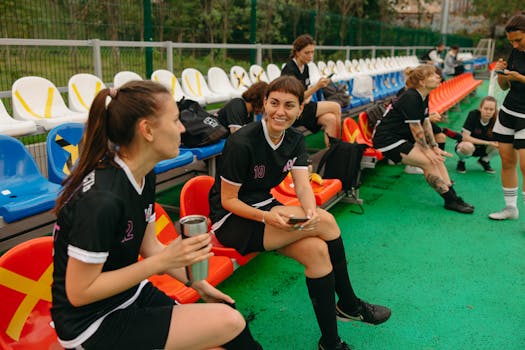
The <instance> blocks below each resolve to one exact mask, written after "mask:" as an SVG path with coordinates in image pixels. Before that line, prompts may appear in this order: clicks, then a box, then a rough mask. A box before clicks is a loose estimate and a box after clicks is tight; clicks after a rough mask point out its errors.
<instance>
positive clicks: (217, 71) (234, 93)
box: [208, 67, 242, 98]
mask: <svg viewBox="0 0 525 350" xmlns="http://www.w3.org/2000/svg"><path fill="white" fill-rule="evenodd" d="M208 85H209V86H210V90H211V91H213V92H215V93H228V94H229V95H230V98H235V97H241V95H242V93H241V92H240V91H239V90H237V89H234V88H233V86H232V84H231V83H230V79H228V75H227V74H226V72H225V71H224V70H223V69H222V68H219V67H211V68H210V69H208Z"/></svg>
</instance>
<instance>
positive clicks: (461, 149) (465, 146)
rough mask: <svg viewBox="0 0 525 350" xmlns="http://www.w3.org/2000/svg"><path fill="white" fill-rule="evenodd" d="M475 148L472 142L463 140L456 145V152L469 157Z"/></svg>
mask: <svg viewBox="0 0 525 350" xmlns="http://www.w3.org/2000/svg"><path fill="white" fill-rule="evenodd" d="M474 150H475V146H474V144H473V143H472V142H467V141H463V142H460V143H459V144H458V145H457V147H456V152H457V153H458V154H461V155H464V156H467V157H470V156H471V155H472V154H473V153H474Z"/></svg>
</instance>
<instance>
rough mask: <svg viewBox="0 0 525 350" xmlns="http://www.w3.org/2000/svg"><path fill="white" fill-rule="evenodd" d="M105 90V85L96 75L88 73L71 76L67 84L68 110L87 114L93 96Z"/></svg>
mask: <svg viewBox="0 0 525 350" xmlns="http://www.w3.org/2000/svg"><path fill="white" fill-rule="evenodd" d="M105 88H106V85H104V83H103V82H102V80H100V78H99V77H97V76H96V75H93V74H88V73H79V74H75V75H73V76H72V77H71V78H69V82H68V83H67V95H68V101H69V108H71V110H73V111H77V112H89V108H90V107H91V103H92V102H93V100H94V99H95V96H97V94H98V92H99V91H100V90H102V89H105Z"/></svg>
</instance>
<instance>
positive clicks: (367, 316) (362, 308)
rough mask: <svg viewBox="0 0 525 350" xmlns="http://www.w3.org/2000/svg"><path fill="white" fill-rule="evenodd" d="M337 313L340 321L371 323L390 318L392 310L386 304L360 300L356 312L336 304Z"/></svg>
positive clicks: (381, 321)
mask: <svg viewBox="0 0 525 350" xmlns="http://www.w3.org/2000/svg"><path fill="white" fill-rule="evenodd" d="M335 313H336V315H337V319H338V320H339V321H343V322H348V321H350V320H355V321H361V322H365V323H370V324H380V323H383V322H385V321H386V320H388V318H389V317H390V315H391V314H392V312H391V311H390V309H389V308H387V307H386V306H381V305H374V304H369V303H367V302H366V301H364V300H359V307H358V308H357V310H355V311H354V312H345V311H343V310H342V309H341V308H340V307H339V305H336V306H335Z"/></svg>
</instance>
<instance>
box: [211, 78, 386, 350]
mask: <svg viewBox="0 0 525 350" xmlns="http://www.w3.org/2000/svg"><path fill="white" fill-rule="evenodd" d="M303 98H304V89H303V86H302V84H301V83H300V82H299V81H298V80H297V79H295V78H294V77H290V76H281V77H279V78H277V79H275V80H274V81H272V82H271V83H270V85H269V88H268V91H267V93H266V99H265V102H264V111H265V115H264V117H263V119H262V120H261V122H256V123H251V124H249V125H246V126H245V127H243V128H241V129H240V130H239V131H237V132H236V133H235V134H233V135H231V136H230V137H229V138H228V140H227V141H226V146H225V147H224V151H223V154H222V158H221V161H222V164H221V165H222V166H221V167H220V169H219V171H218V172H217V176H216V179H215V184H214V186H213V187H212V190H211V191H210V211H211V212H210V218H211V220H212V222H213V226H212V228H213V230H214V232H215V234H216V236H217V239H218V240H219V241H220V242H221V243H222V244H223V245H225V246H228V247H233V248H235V249H237V250H238V251H239V252H240V253H241V254H248V253H250V252H262V251H270V250H277V251H278V252H280V253H281V254H283V255H286V256H288V257H290V258H292V259H295V260H297V261H298V262H299V263H301V264H302V265H303V266H304V267H305V270H304V272H305V275H306V285H307V288H308V293H309V295H310V298H311V300H312V305H313V307H314V312H315V315H316V317H317V322H318V325H319V328H320V329H321V339H320V340H319V344H318V349H320V350H345V349H349V348H348V346H347V345H346V344H345V343H344V342H342V341H341V339H340V338H339V335H338V331H337V322H336V316H337V317H338V318H339V319H341V320H343V321H348V320H350V319H355V320H360V321H363V322H368V323H372V324H379V323H382V322H385V321H386V320H387V319H388V318H389V317H390V310H389V309H388V308H386V307H384V306H379V305H372V304H369V303H367V302H365V301H363V300H361V299H359V298H358V297H357V296H356V295H355V293H354V290H353V289H352V285H351V283H350V279H349V277H348V271H347V266H346V256H345V250H344V246H343V240H342V239H341V232H340V230H339V227H338V226H337V223H336V221H335V219H334V217H333V216H332V215H331V214H330V213H328V212H327V211H325V210H323V209H320V208H317V206H316V204H315V198H314V194H313V191H312V188H311V186H310V181H309V178H308V176H309V174H308V162H307V160H308V154H307V153H306V146H305V141H304V136H303V135H302V134H301V133H299V132H297V131H296V130H295V129H294V128H291V126H292V124H293V123H294V122H295V120H296V119H297V118H298V117H299V115H300V114H301V112H302V109H303ZM288 172H291V173H292V177H293V180H294V188H295V191H296V193H297V198H298V199H299V202H300V203H301V206H296V207H293V206H283V205H282V204H281V203H279V202H277V201H276V200H275V199H274V198H272V197H271V194H270V189H271V188H273V187H275V186H277V185H278V184H279V183H280V182H281V181H282V180H283V179H284V178H285V177H286V176H287V174H288ZM300 218H303V220H298V221H296V222H294V221H293V219H300ZM336 293H337V295H338V297H339V301H338V302H337V304H336V301H335V294H336Z"/></svg>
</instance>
